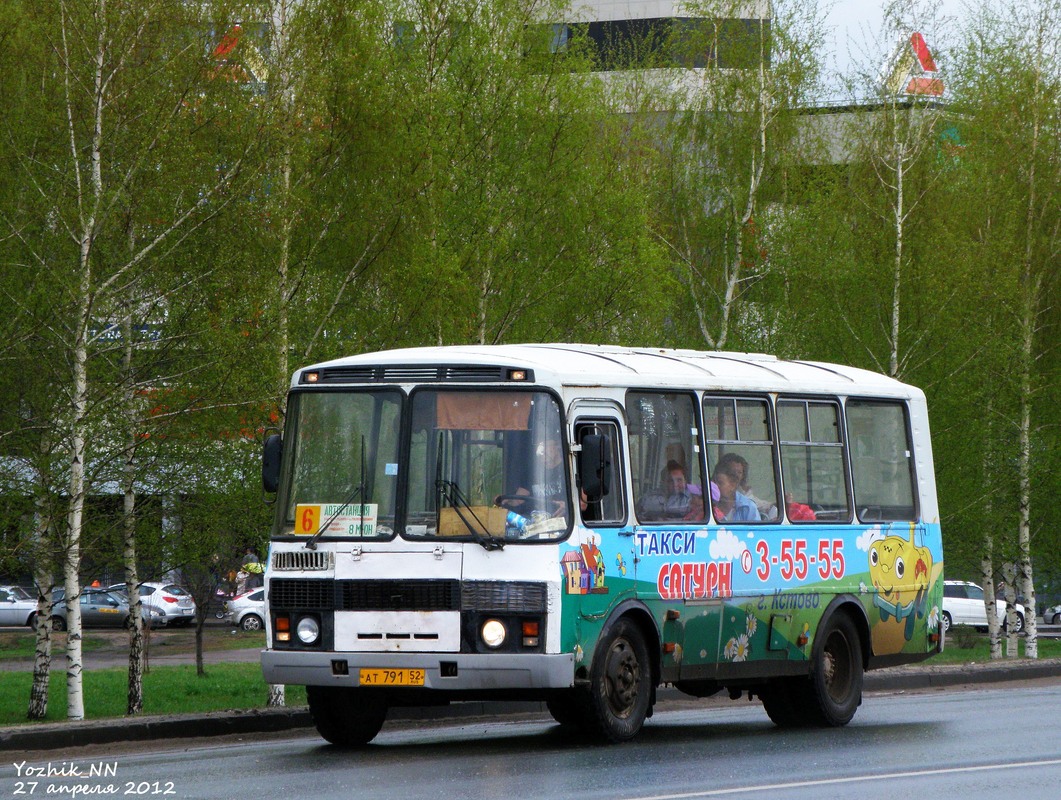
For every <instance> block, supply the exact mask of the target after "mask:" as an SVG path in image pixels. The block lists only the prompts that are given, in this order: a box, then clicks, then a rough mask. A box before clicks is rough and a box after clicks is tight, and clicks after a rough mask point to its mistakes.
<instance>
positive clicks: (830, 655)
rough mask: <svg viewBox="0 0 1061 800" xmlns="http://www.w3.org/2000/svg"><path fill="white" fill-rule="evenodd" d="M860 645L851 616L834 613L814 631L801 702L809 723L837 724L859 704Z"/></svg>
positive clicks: (861, 666) (860, 696)
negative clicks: (811, 652)
mask: <svg viewBox="0 0 1061 800" xmlns="http://www.w3.org/2000/svg"><path fill="white" fill-rule="evenodd" d="M863 677H864V672H863V665H862V647H861V643H860V637H859V635H858V629H857V628H856V626H855V623H854V621H852V619H851V617H850V616H849V615H847V614H845V613H842V612H840V613H836V614H833V615H832V616H830V617H829V619H828V620H827V621H826V623H825V625H824V626H823V627H822V629H821V630H820V631H819V632H818V636H817V637H816V639H815V643H814V656H813V657H812V661H811V673H810V676H809V678H808V679H807V680H808V683H807V687H806V690H807V693H806V696H805V702H804V705H805V707H806V710H807V712H808V713H809V714H810V717H811V719H810V720H809V721H810V722H811V723H813V724H818V725H824V726H831V727H840V726H841V725H846V724H847V723H849V722H850V721H851V718H852V717H854V716H855V711H857V710H858V707H859V705H861V703H862V681H863Z"/></svg>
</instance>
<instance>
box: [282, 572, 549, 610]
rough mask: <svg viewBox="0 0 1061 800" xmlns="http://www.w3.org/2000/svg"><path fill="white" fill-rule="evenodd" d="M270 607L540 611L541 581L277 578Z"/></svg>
mask: <svg viewBox="0 0 1061 800" xmlns="http://www.w3.org/2000/svg"><path fill="white" fill-rule="evenodd" d="M269 604H270V606H271V607H272V608H273V609H296V608H297V609H307V610H308V609H315V610H321V611H492V612H498V613H501V612H510V613H544V612H545V607H546V592H545V584H543V583H526V582H514V581H472V582H468V583H465V584H464V585H463V586H461V583H460V581H457V580H423V581H415V580H406V581H384V580H368V581H353V580H342V581H334V580H315V579H300V578H275V579H273V580H272V581H271V582H270V584H269Z"/></svg>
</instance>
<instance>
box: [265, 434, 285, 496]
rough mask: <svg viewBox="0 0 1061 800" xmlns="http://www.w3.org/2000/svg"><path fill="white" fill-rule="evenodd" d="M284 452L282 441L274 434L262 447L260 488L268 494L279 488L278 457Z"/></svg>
mask: <svg viewBox="0 0 1061 800" xmlns="http://www.w3.org/2000/svg"><path fill="white" fill-rule="evenodd" d="M283 452H284V440H283V439H281V438H280V434H278V433H274V434H272V435H271V436H269V437H268V438H266V440H265V444H264V445H263V447H262V488H264V489H265V491H267V492H269V493H273V492H275V491H276V490H277V489H278V488H279V487H280V456H281V455H282V454H283Z"/></svg>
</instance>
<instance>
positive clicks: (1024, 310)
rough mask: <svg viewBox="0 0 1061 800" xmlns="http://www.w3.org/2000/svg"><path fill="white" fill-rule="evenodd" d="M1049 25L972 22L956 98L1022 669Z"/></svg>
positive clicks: (1046, 308)
mask: <svg viewBox="0 0 1061 800" xmlns="http://www.w3.org/2000/svg"><path fill="white" fill-rule="evenodd" d="M1059 25H1061V4H1058V3H1057V2H1054V1H1051V0H1047V1H1046V2H1039V3H1033V4H1031V5H1028V6H1024V5H1022V6H1016V5H1014V6H1007V7H1005V8H1002V9H1000V11H999V12H998V13H997V14H996V13H994V12H993V11H992V10H990V9H984V10H982V12H981V13H980V14H979V15H977V16H976V17H975V18H974V19H973V20H972V21H971V22H970V24H969V25H968V26H967V29H966V30H965V31H964V37H963V40H964V43H965V44H964V46H963V48H962V51H961V84H960V89H961V91H960V93H959V96H958V111H959V112H960V113H961V114H962V119H963V139H964V141H965V142H966V146H965V148H964V152H963V153H962V161H963V164H964V168H965V169H966V170H967V172H968V176H969V179H970V181H971V182H973V183H975V185H976V187H977V193H976V197H977V204H976V206H975V207H970V208H967V209H966V211H967V213H969V214H970V215H971V217H972V219H973V220H975V229H974V231H973V237H974V238H973V241H974V243H975V249H974V251H973V252H974V255H975V256H976V257H977V258H978V259H979V263H980V264H982V275H983V279H984V280H985V281H989V282H990V284H991V286H992V287H993V294H994V295H995V298H996V300H997V305H996V306H995V309H996V313H995V315H994V317H995V320H996V322H997V324H996V328H995V331H996V336H997V337H998V339H997V341H998V343H999V347H998V348H997V354H996V360H994V361H992V362H989V363H991V364H992V365H993V366H995V372H994V375H993V380H992V384H993V385H994V386H996V387H999V389H1000V391H998V394H997V397H996V400H995V403H994V405H993V410H994V412H995V415H996V417H995V419H996V422H995V423H994V424H993V425H992V430H993V431H994V432H995V435H997V436H999V437H1000V442H999V445H997V446H995V448H994V449H995V451H996V452H1006V453H1008V458H1006V459H1004V460H1000V461H999V462H996V463H995V464H993V465H992V469H991V470H990V471H989V472H988V474H987V478H988V480H989V481H990V484H989V485H990V486H991V487H992V489H991V490H992V491H993V492H994V493H995V497H994V498H993V500H992V505H993V507H994V508H995V510H996V512H997V513H998V514H1000V515H1002V517H1003V518H1004V519H1006V520H1008V522H1009V525H1008V526H1007V527H1009V537H1008V541H1007V542H1006V543H1005V545H1007V546H1004V547H1001V548H999V549H998V550H996V553H997V554H998V557H999V558H1001V559H1003V563H1004V564H1005V563H1007V562H1008V563H1010V564H1012V565H1013V566H1014V568H1015V569H1014V572H1015V580H1013V581H1009V582H1006V581H1004V583H1006V584H1007V586H1006V594H1007V621H1008V623H1009V630H1010V633H1011V635H1010V638H1009V641H1008V642H1007V654H1008V655H1010V656H1016V654H1017V649H1016V639H1015V637H1014V634H1013V631H1014V613H1015V612H1014V609H1013V605H1014V602H1015V595H1016V594H1018V593H1019V594H1020V595H1022V596H1023V597H1024V598H1025V599H1024V604H1025V606H1026V619H1025V621H1026V630H1027V638H1026V640H1025V654H1026V655H1027V656H1029V657H1031V658H1035V657H1037V656H1038V641H1037V639H1038V637H1037V624H1036V619H1035V606H1036V601H1035V585H1034V575H1033V568H1032V557H1031V553H1032V540H1033V536H1034V532H1035V527H1036V526H1035V518H1036V515H1035V514H1034V513H1033V510H1034V500H1035V498H1036V497H1037V496H1038V497H1042V498H1043V499H1044V500H1046V499H1047V498H1051V499H1052V495H1053V494H1054V493H1055V492H1056V487H1051V486H1050V480H1049V466H1048V465H1049V463H1050V462H1049V458H1050V455H1049V454H1050V453H1051V452H1052V451H1053V450H1054V449H1055V448H1056V446H1057V423H1058V420H1057V413H1056V410H1055V408H1056V407H1055V406H1054V405H1053V403H1052V402H1051V399H1052V397H1051V394H1050V392H1051V387H1052V386H1053V383H1055V382H1056V372H1051V371H1050V370H1049V369H1044V366H1046V365H1049V364H1051V363H1055V364H1056V358H1055V357H1052V356H1051V351H1052V350H1056V347H1057V345H1056V336H1055V337H1051V336H1049V335H1047V331H1048V330H1050V329H1051V328H1052V329H1053V330H1056V327H1055V326H1056V312H1055V308H1054V307H1055V305H1056V303H1057V301H1058V279H1057V273H1058V266H1059V260H1061V195H1059V189H1058V187H1059V186H1061V165H1059V163H1058V160H1057V157H1056V156H1057V153H1058V152H1059V150H1061V117H1059V114H1061V111H1059V109H1061V102H1059V101H1061V48H1059V42H1058V39H1057V36H1056V31H1057V29H1058V26H1059ZM1044 481H1045V483H1044ZM999 501H1001V503H1000V502H999ZM1000 506H1001V507H1000ZM985 571H986V570H985ZM984 577H985V580H986V579H987V578H988V576H987V575H985V576H984ZM990 577H991V578H992V579H993V577H994V575H992V576H990Z"/></svg>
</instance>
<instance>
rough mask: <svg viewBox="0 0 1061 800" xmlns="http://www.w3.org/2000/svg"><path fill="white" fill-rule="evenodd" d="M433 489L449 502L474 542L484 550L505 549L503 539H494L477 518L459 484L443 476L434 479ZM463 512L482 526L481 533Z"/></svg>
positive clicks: (440, 505)
mask: <svg viewBox="0 0 1061 800" xmlns="http://www.w3.org/2000/svg"><path fill="white" fill-rule="evenodd" d="M435 489H436V491H437V492H438V494H439V496H440V497H442V498H445V499H446V500H447V501H448V502H449V504H450V506H451V507H452V508H453V510H454V511H455V512H457V516H458V517H460V521H461V522H463V523H464V527H465V528H467V529H468V533H470V534H471V535H472V538H473V539H475V541H476V543H478V544H479V545H482V548H483V549H484V550H504V549H505V543H504V542H503V541H501V540H500V539H495V538H494V537H493V536H490V531H489V529H488V528H487V527H486V525H484V524H483V521H482V520H481V519H479V517H478V516H477V515H476V513H475V510H474V509H473V508H472V506H471V503H469V502H468V499H467V498H466V497H465V496H464V494H463V493H462V492H461V490H460V486H458V485H457V484H456V483H454V482H453V481H447V480H444V479H443V478H439V479H438V480H436V481H435ZM441 507H442V504H441V503H440V504H439V508H440V509H441ZM465 513H467V515H469V516H471V518H472V519H473V520H475V522H476V523H477V524H478V526H479V527H480V528H482V531H483V533H480V532H479V531H478V530H476V528H475V526H474V525H472V523H471V522H469V520H468V516H465ZM484 533H485V534H486V536H483V534H484Z"/></svg>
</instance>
